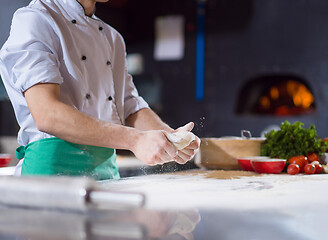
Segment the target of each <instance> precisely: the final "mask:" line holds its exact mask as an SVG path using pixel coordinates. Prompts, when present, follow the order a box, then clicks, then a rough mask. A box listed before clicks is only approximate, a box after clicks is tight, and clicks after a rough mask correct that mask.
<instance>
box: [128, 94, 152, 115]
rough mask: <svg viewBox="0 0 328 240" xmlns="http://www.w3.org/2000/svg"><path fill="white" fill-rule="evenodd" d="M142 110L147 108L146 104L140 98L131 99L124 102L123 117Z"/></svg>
mask: <svg viewBox="0 0 328 240" xmlns="http://www.w3.org/2000/svg"><path fill="white" fill-rule="evenodd" d="M143 108H149V106H148V103H147V102H146V101H145V100H144V99H143V98H142V97H140V96H137V97H135V96H134V97H131V98H129V99H127V100H126V101H125V107H124V115H125V116H126V118H127V117H129V116H130V115H131V114H133V113H136V112H138V111H139V110H141V109H143Z"/></svg>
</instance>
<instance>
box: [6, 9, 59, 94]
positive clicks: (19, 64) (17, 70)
mask: <svg viewBox="0 0 328 240" xmlns="http://www.w3.org/2000/svg"><path fill="white" fill-rule="evenodd" d="M50 21H51V20H50V19H49V18H47V17H46V13H43V12H41V11H39V10H36V9H31V8H28V7H26V8H23V9H19V10H18V11H17V12H16V13H15V14H14V17H13V21H12V26H11V31H10V36H9V38H8V40H7V42H6V43H5V45H4V47H3V48H2V52H1V60H2V62H3V63H4V67H5V70H6V71H7V73H8V76H10V83H11V84H12V85H13V87H14V88H15V89H17V90H18V91H21V92H24V91H26V90H27V89H28V88H30V87H32V86H34V85H35V84H38V83H57V84H61V83H62V82H63V79H62V77H61V74H60V72H59V61H58V56H57V51H58V46H56V40H57V36H56V34H55V32H54V30H53V28H52V26H51V22H50ZM57 45H58V44H57Z"/></svg>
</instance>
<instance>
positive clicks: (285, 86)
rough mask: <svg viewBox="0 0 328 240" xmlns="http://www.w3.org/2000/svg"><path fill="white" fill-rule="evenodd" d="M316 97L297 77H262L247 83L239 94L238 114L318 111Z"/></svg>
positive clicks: (286, 113)
mask: <svg viewBox="0 0 328 240" xmlns="http://www.w3.org/2000/svg"><path fill="white" fill-rule="evenodd" d="M315 109H316V104H315V98H314V95H313V93H312V91H311V89H310V87H309V86H308V85H307V83H306V81H305V80H304V79H302V78H300V77H297V76H288V75H277V76H272V75H270V76H260V77H256V78H253V79H250V80H249V81H247V82H246V84H244V86H243V87H242V88H241V91H240V93H239V95H238V100H237V108H236V112H237V114H246V115H275V116H291V115H303V114H311V113H313V112H314V111H315Z"/></svg>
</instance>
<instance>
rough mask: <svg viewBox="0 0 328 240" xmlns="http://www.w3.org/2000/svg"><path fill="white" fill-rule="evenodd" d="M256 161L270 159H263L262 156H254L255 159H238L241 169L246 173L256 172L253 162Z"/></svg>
mask: <svg viewBox="0 0 328 240" xmlns="http://www.w3.org/2000/svg"><path fill="white" fill-rule="evenodd" d="M253 159H254V160H256V159H268V157H261V156H253V157H240V158H238V159H237V160H238V164H239V167H240V168H241V169H242V170H244V171H252V172H254V169H253V167H252V163H251V162H252V160H253Z"/></svg>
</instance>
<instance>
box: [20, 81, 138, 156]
mask: <svg viewBox="0 0 328 240" xmlns="http://www.w3.org/2000/svg"><path fill="white" fill-rule="evenodd" d="M24 94H25V99H26V101H27V104H28V107H29V109H30V112H31V114H32V116H33V119H34V121H35V124H36V126H37V128H38V129H39V130H40V131H42V132H46V133H49V134H51V135H54V136H56V137H58V138H61V139H63V140H66V141H69V142H73V143H78V144H85V145H94V146H101V147H109V148H118V149H129V150H131V149H132V148H133V146H134V144H135V142H136V140H138V137H139V136H140V135H142V132H141V131H138V130H136V129H133V128H129V127H125V126H121V125H116V124H110V123H107V122H104V121H100V120H97V119H95V118H93V117H91V116H89V115H87V114H85V113H82V112H80V111H79V110H77V109H75V108H73V107H71V106H69V105H67V104H65V103H63V102H61V101H60V100H59V95H60V91H59V86H58V85H56V84H38V85H35V86H33V87H32V88H30V89H28V90H27V91H26V92H25V93H24Z"/></svg>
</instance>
